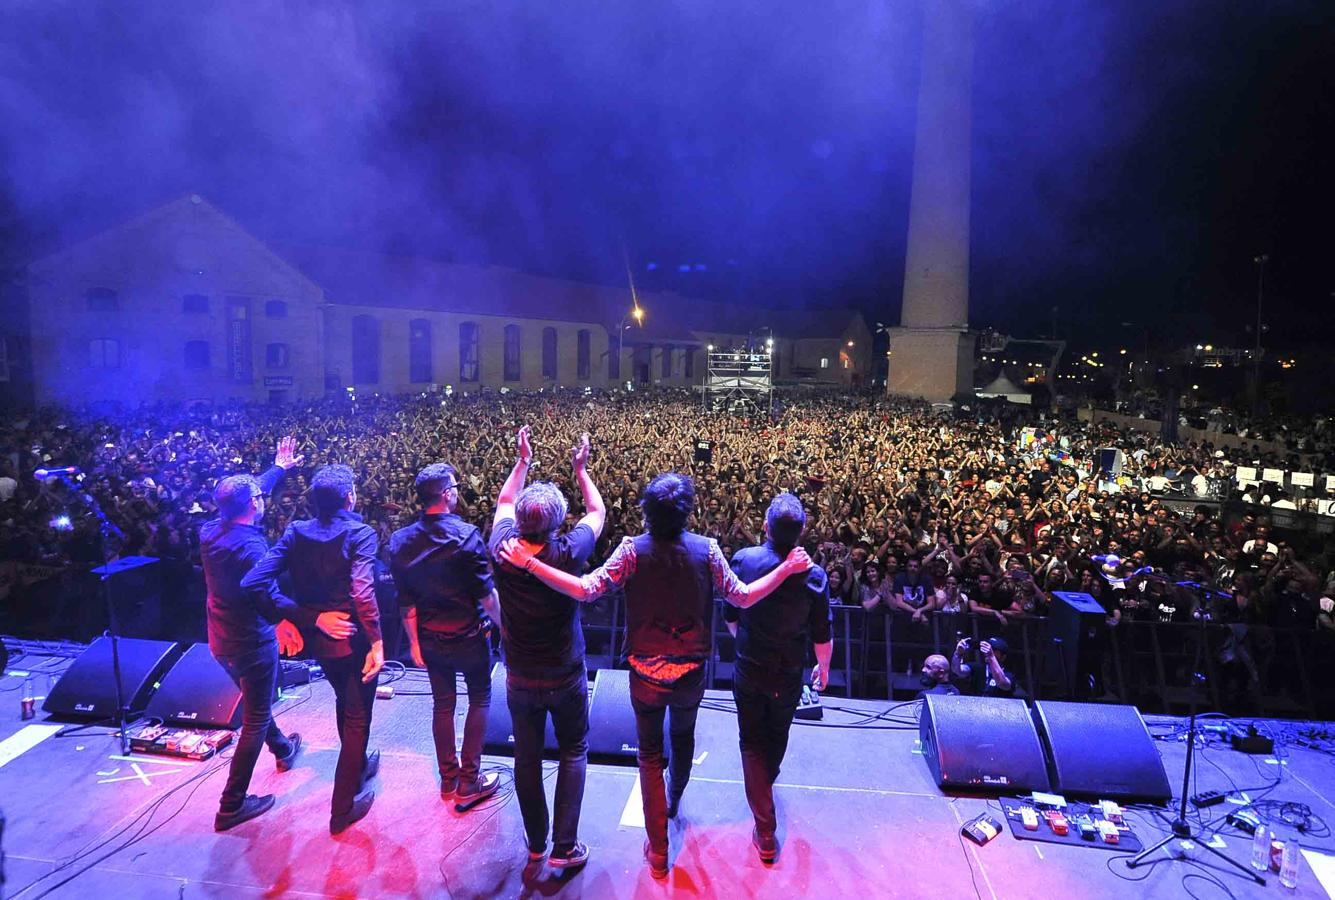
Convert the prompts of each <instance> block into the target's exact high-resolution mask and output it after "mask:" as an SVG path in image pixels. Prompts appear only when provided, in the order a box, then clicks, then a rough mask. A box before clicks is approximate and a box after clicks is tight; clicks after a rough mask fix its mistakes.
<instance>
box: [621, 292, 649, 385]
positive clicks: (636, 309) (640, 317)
mask: <svg viewBox="0 0 1335 900" xmlns="http://www.w3.org/2000/svg"><path fill="white" fill-rule="evenodd" d="M631 316H634V317H635V324H636V325H639V326H640V327H644V307H643V306H640V304H639V303H636V304H635V305H634V306H633V307H631V310H630V312H628V313H626V315H624V316H622V317H621V324H620V325H618V326H617V378H618V379H620V378H621V356H622V354H623V353H624V352H625V349H626V329H627V328H629V327H630V326H629V325H627V324H626V319H628V318H630V317H631Z"/></svg>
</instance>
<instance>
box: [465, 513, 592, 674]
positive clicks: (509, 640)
mask: <svg viewBox="0 0 1335 900" xmlns="http://www.w3.org/2000/svg"><path fill="white" fill-rule="evenodd" d="M517 537H519V529H518V528H517V527H516V526H515V520H514V519H508V518H507V519H500V520H498V521H497V522H496V524H495V525H494V526H493V527H492V529H491V540H490V542H489V544H488V549H489V550H490V551H491V557H492V559H493V560H494V561H495V573H496V590H497V593H499V594H500V598H501V620H502V622H503V623H504V626H505V627H504V629H503V630H504V641H503V643H504V647H505V660H506V665H507V666H508V667H509V669H510V674H511V675H512V676H515V675H518V676H520V677H527V678H532V679H535V680H552V681H554V680H559V679H560V678H561V677H562V676H563V675H568V674H569V673H571V672H572V671H574V670H575V669H576V668H579V667H581V666H583V665H584V630H583V629H582V628H581V627H580V623H579V602H578V601H576V600H572V599H571V598H569V597H567V596H566V595H565V594H562V593H561V592H560V591H554V590H552V589H551V588H549V587H547V585H545V584H543V583H542V582H541V581H539V580H538V579H537V578H534V577H533V576H532V575H530V574H528V573H527V572H525V571H523V570H522V569H516V568H514V567H513V566H511V565H510V564H509V563H506V562H502V561H501V558H500V552H499V551H500V547H501V544H503V543H505V542H506V541H507V540H509V539H510V538H517ZM594 540H595V538H594V534H593V529H592V528H590V527H589V526H588V525H576V526H575V527H574V528H573V529H572V530H571V531H570V532H569V533H568V534H563V535H561V536H560V537H558V538H555V539H553V540H551V541H548V542H547V544H546V546H544V547H543V548H542V551H541V552H540V553H539V554H538V559H540V560H542V561H543V562H545V563H547V565H549V566H553V567H555V568H557V569H560V570H561V571H563V572H569V573H571V574H572V575H579V574H582V573H583V571H584V568H585V564H586V563H587V562H588V559H589V556H590V555H591V554H592V553H593V544H594Z"/></svg>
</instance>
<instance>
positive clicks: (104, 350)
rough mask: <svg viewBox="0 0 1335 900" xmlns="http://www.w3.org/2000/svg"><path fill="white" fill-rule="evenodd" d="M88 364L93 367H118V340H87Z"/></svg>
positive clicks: (119, 359) (119, 363)
mask: <svg viewBox="0 0 1335 900" xmlns="http://www.w3.org/2000/svg"><path fill="white" fill-rule="evenodd" d="M88 365H90V366H92V367H93V368H94V369H119V368H120V365H121V345H120V341H109V340H105V339H102V340H96V341H89V342H88Z"/></svg>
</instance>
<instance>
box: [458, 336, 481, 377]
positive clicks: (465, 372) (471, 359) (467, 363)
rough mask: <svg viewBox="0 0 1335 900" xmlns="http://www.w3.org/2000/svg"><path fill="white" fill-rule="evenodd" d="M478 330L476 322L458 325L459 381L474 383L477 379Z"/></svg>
mask: <svg viewBox="0 0 1335 900" xmlns="http://www.w3.org/2000/svg"><path fill="white" fill-rule="evenodd" d="M479 331H480V329H479V328H478V325H477V323H476V322H460V323H459V380H460V381H463V382H476V381H477V379H478V365H477V343H478V337H479V334H478V332H479Z"/></svg>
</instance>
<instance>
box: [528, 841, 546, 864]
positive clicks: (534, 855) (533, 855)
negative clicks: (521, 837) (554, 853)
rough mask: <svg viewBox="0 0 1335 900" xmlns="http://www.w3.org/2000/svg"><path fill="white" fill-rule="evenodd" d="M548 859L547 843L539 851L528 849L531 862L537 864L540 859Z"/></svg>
mask: <svg viewBox="0 0 1335 900" xmlns="http://www.w3.org/2000/svg"><path fill="white" fill-rule="evenodd" d="M546 858H547V845H546V844H545V843H544V844H543V845H542V847H541V848H540V849H538V850H534V849H533V848H532V847H529V848H528V861H529V862H537V861H538V860H540V859H546Z"/></svg>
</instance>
